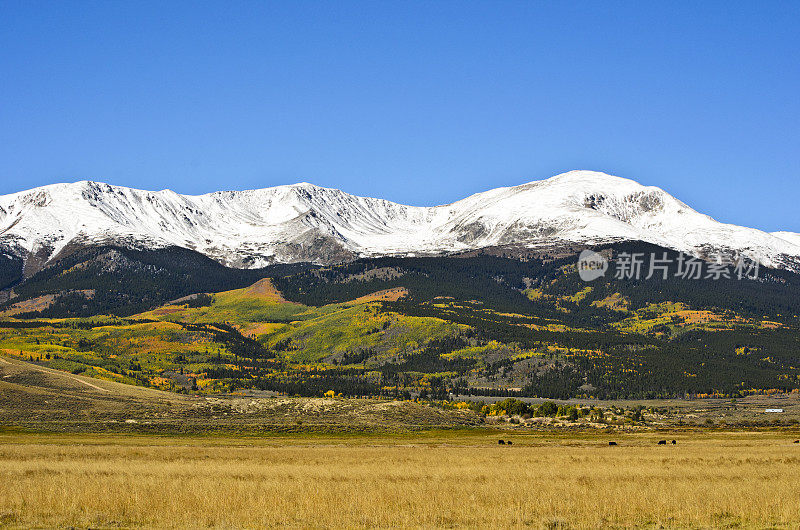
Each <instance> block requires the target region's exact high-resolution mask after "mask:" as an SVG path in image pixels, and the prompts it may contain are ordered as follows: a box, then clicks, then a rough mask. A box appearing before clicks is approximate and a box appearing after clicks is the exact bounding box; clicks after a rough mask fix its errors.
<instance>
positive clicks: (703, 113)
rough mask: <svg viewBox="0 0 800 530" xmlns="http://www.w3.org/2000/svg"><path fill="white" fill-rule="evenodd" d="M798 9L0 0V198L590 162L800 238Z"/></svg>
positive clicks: (431, 196)
mask: <svg viewBox="0 0 800 530" xmlns="http://www.w3.org/2000/svg"><path fill="white" fill-rule="evenodd" d="M799 27H800V2H756V1H753V2H751V3H740V2H734V1H726V2H710V1H709V2H686V3H680V2H658V3H656V2H639V1H636V2H573V1H559V2H556V1H553V2H549V1H548V2H535V1H529V2H501V1H487V2H466V1H461V2H444V1H435V2H429V1H426V2H419V3H417V2H411V1H407V0H403V1H398V2H385V1H370V2H301V1H295V0H286V1H284V2H275V3H271V2H224V1H220V2H207V3H203V2H187V3H181V2H176V1H170V2H160V1H159V2H145V1H140V0H137V1H131V2H116V1H103V2H100V1H80V2H77V1H63V2H52V1H48V2H43V3H37V2H34V1H30V0H25V1H19V2H9V1H7V0H0V193H10V192H14V191H18V190H21V189H25V188H30V187H34V186H38V185H43V184H48V183H53V182H63V181H74V180H81V179H93V180H101V181H106V182H111V183H114V184H121V185H125V186H133V187H138V188H144V189H163V188H166V187H169V188H171V189H174V190H176V191H178V192H182V193H205V192H209V191H215V190H218V189H245V188H254V187H265V186H273V185H277V184H286V183H293V182H298V181H309V182H313V183H315V184H319V185H323V186H329V187H337V188H341V189H344V190H345V191H349V192H351V193H356V194H360V195H368V196H377V197H383V198H387V199H390V200H394V201H398V202H403V203H408V204H418V205H430V204H438V203H445V202H450V201H453V200H456V199H459V198H461V197H464V196H466V195H468V194H470V193H474V192H477V191H481V190H485V189H488V188H492V187H495V186H501V185H514V184H519V183H522V182H527V181H530V180H537V179H540V178H546V177H549V176H551V175H554V174H556V173H559V172H563V171H567V170H570V169H594V170H600V171H605V172H608V173H613V174H617V175H620V176H624V177H630V178H634V179H636V180H638V181H640V182H642V183H644V184H653V185H658V186H661V187H662V188H664V189H666V190H667V191H669V192H671V193H673V194H674V195H676V196H677V197H678V198H680V199H682V200H684V201H685V202H688V203H689V204H690V205H692V206H693V207H695V208H696V209H698V210H700V211H703V212H705V213H708V214H710V215H712V216H714V217H716V218H717V219H720V220H723V221H727V222H735V223H737V224H744V225H749V226H754V227H757V228H761V229H765V230H778V229H786V230H792V231H800V208H798V202H799V201H798V199H800V30H798V28H799Z"/></svg>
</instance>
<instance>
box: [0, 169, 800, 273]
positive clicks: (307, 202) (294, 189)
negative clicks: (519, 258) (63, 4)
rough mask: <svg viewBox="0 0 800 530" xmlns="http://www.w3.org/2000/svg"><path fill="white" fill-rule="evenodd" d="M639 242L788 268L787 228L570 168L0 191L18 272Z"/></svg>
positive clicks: (0, 238) (799, 251)
mask: <svg viewBox="0 0 800 530" xmlns="http://www.w3.org/2000/svg"><path fill="white" fill-rule="evenodd" d="M614 241H644V242H648V243H653V244H657V245H660V246H663V247H668V248H672V249H676V250H680V251H685V252H690V253H692V254H695V255H698V256H701V257H706V258H708V257H711V256H712V255H713V254H715V253H717V252H723V253H725V254H726V255H729V256H731V257H736V256H738V255H739V254H745V255H747V256H748V257H750V258H753V259H757V260H759V261H761V262H762V264H764V265H767V266H771V267H777V268H787V269H791V270H800V241H798V238H797V237H788V236H779V235H778V234H768V233H766V232H761V231H759V230H754V229H750V228H744V227H739V226H735V225H728V224H723V223H719V222H717V221H715V220H713V219H711V218H710V217H708V216H705V215H702V214H700V213H698V212H696V211H694V210H692V209H691V208H690V207H688V206H687V205H686V204H684V203H682V202H680V201H679V200H677V199H675V198H674V197H672V196H670V195H669V194H667V193H666V192H664V191H663V190H661V189H659V188H656V187H645V186H642V185H640V184H638V183H636V182H634V181H632V180H628V179H623V178H619V177H613V176H610V175H606V174H603V173H597V172H591V171H572V172H569V173H564V174H562V175H557V176H555V177H552V178H550V179H547V180H543V181H536V182H531V183H528V184H523V185H521V186H514V187H509V188H498V189H494V190H490V191H487V192H483V193H478V194H476V195H473V196H470V197H467V198H465V199H463V200H460V201H457V202H454V203H452V204H448V205H443V206H435V207H415V206H405V205H401V204H396V203H392V202H389V201H385V200H381V199H372V198H365V197H357V196H353V195H349V194H347V193H344V192H342V191H340V190H334V189H327V188H321V187H318V186H314V185H311V184H306V183H302V184H296V185H291V186H278V187H274V188H265V189H260V190H249V191H224V192H215V193H210V194H207V195H199V196H188V195H180V194H177V193H175V192H173V191H170V190H164V191H158V192H150V191H142V190H135V189H130V188H124V187H120V186H112V185H108V184H102V183H96V182H88V181H81V182H77V183H73V184H55V185H50V186H45V187H41V188H36V189H33V190H29V191H25V192H20V193H16V194H11V195H5V196H0V245H1V246H2V248H3V249H4V250H5V253H6V254H9V255H13V256H18V257H22V258H24V259H25V273H26V275H27V276H29V275H31V274H33V273H35V272H36V271H37V270H39V269H40V268H41V267H42V266H43V265H44V264H46V263H47V262H48V261H52V260H53V259H54V258H56V257H59V256H63V255H64V254H66V253H69V252H71V251H73V249H75V248H79V247H80V246H85V245H97V244H114V245H122V246H127V247H131V248H141V247H144V248H164V247H168V246H178V247H184V248H188V249H192V250H196V251H198V252H200V253H202V254H204V255H206V256H208V257H211V258H212V259H215V260H217V261H219V262H221V263H223V264H225V265H227V266H231V267H237V268H257V267H263V266H265V265H268V264H271V263H286V262H302V261H311V262H316V263H337V262H343V261H349V260H352V259H355V258H358V257H375V256H384V255H407V254H445V253H452V252H461V251H469V250H475V249H480V248H485V247H504V246H518V247H519V246H521V247H528V248H536V247H545V246H552V245H558V244H561V243H562V242H573V243H580V244H598V243H606V242H614Z"/></svg>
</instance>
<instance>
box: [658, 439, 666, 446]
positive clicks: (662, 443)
mask: <svg viewBox="0 0 800 530" xmlns="http://www.w3.org/2000/svg"><path fill="white" fill-rule="evenodd" d="M658 445H667V441H666V440H659V441H658Z"/></svg>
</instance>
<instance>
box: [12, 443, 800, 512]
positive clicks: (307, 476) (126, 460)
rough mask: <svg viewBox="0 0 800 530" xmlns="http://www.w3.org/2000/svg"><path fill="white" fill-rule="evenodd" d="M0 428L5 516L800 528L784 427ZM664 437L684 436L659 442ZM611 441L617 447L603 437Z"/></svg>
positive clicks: (793, 460)
mask: <svg viewBox="0 0 800 530" xmlns="http://www.w3.org/2000/svg"><path fill="white" fill-rule="evenodd" d="M502 437H503V438H504V439H506V440H512V441H513V445H511V446H509V445H498V434H496V433H487V432H486V431H460V432H455V431H449V432H443V431H435V432H428V433H423V434H406V435H378V436H376V435H372V436H364V435H338V436H332V435H329V436H313V435H282V436H281V435H273V436H265V437H230V436H228V437H216V436H186V437H163V436H140V435H85V434H70V435H63V434H61V435H59V434H56V435H53V434H49V435H43V434H30V433H29V434H21V433H16V434H10V433H6V434H2V435H0V525H3V526H9V527H65V526H67V527H95V528H97V527H147V528H184V527H192V528H196V527H225V528H263V527H303V528H320V527H326V528H372V527H384V528H385V527H408V528H436V527H450V528H452V527H473V528H475V527H481V528H487V527H493V528H514V527H535V528H542V527H544V528H601V527H603V528H608V527H612V528H613V527H625V528H629V527H646V528H663V527H680V528H686V527H701V528H712V527H713V528H719V527H737V528H739V527H744V528H764V527H769V528H796V527H797V526H798V525H800V504H798V498H800V479H799V478H798V477H799V476H800V473H798V472H799V471H800V445H797V444H793V443H792V442H793V440H792V439H791V437H788V436H787V435H785V434H778V433H746V432H715V433H691V434H687V433H683V434H675V435H659V434H656V433H640V434H625V435H619V434H617V435H614V436H611V435H576V434H571V435H561V436H558V435H552V434H542V433H538V434H537V433H528V434H520V433H506V434H503V435H502ZM660 437H668V438H670V439H672V438H673V437H674V438H675V439H676V441H677V444H676V445H672V444H667V445H666V446H663V445H657V444H656V442H657V441H658V439H659V438H660ZM610 440H614V441H616V442H617V443H618V445H617V446H613V447H612V446H609V444H608V442H609V441H610Z"/></svg>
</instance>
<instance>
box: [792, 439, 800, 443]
mask: <svg viewBox="0 0 800 530" xmlns="http://www.w3.org/2000/svg"><path fill="white" fill-rule="evenodd" d="M792 443H795V444H800V440H795V441H794V442H792Z"/></svg>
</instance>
